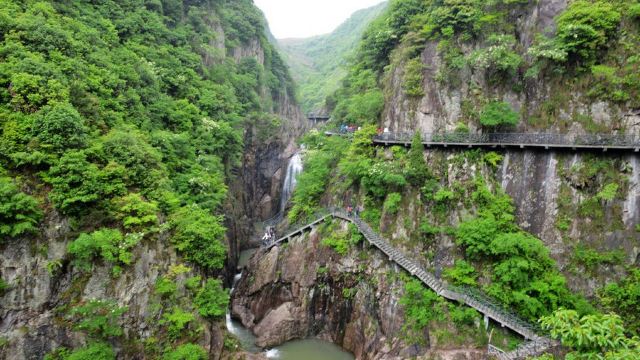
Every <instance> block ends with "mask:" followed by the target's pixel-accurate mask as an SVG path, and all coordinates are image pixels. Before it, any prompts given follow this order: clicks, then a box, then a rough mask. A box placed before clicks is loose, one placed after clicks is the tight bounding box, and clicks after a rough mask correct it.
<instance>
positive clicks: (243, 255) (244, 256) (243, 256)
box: [238, 249, 258, 269]
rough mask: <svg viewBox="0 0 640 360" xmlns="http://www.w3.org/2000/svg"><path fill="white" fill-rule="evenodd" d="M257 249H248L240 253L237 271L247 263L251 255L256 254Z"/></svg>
mask: <svg viewBox="0 0 640 360" xmlns="http://www.w3.org/2000/svg"><path fill="white" fill-rule="evenodd" d="M256 251H258V249H249V250H243V251H241V252H240V256H238V269H242V268H243V267H245V266H246V265H247V264H248V263H249V259H250V258H251V256H252V255H253V254H255V253H256Z"/></svg>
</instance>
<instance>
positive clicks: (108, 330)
mask: <svg viewBox="0 0 640 360" xmlns="http://www.w3.org/2000/svg"><path fill="white" fill-rule="evenodd" d="M126 311H127V309H126V308H122V307H119V306H118V305H117V304H116V303H115V302H112V301H102V300H90V301H88V302H87V303H85V304H81V305H78V306H75V307H73V308H71V310H70V311H69V312H68V315H67V317H68V319H70V320H71V321H73V322H74V324H75V325H74V329H76V330H80V331H85V332H86V333H87V334H89V335H90V336H92V337H96V338H104V339H107V338H110V337H114V336H120V335H122V334H123V331H122V327H121V326H120V324H119V323H118V320H119V318H120V316H121V315H122V314H124V313H125V312H126Z"/></svg>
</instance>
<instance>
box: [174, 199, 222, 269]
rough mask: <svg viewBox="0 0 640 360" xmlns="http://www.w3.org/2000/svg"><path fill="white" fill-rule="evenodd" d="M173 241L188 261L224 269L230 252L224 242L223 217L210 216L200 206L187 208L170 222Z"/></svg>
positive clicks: (179, 211)
mask: <svg viewBox="0 0 640 360" xmlns="http://www.w3.org/2000/svg"><path fill="white" fill-rule="evenodd" d="M170 223H171V226H172V228H173V236H172V237H171V241H172V242H173V243H174V244H175V245H176V248H177V249H178V250H179V251H181V252H182V253H183V254H184V256H185V258H186V259H187V260H189V261H192V262H194V263H195V264H198V265H200V266H203V267H205V268H207V269H211V270H216V269H221V268H222V267H223V266H224V262H225V259H226V255H227V249H226V247H225V245H224V243H223V241H224V235H225V232H226V229H225V228H224V226H222V218H221V217H216V216H213V215H211V214H209V213H208V212H207V211H205V210H204V209H202V208H200V207H199V206H197V205H190V206H185V207H183V208H181V209H179V210H178V211H176V212H175V213H174V214H173V215H172V216H171V219H170Z"/></svg>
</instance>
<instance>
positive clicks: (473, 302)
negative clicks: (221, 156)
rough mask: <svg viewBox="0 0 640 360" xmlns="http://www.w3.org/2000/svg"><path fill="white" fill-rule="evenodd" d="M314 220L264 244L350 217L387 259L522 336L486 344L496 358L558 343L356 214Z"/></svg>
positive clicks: (332, 212)
mask: <svg viewBox="0 0 640 360" xmlns="http://www.w3.org/2000/svg"><path fill="white" fill-rule="evenodd" d="M314 218H315V220H313V221H311V222H309V223H308V224H304V225H301V226H300V225H294V226H290V230H288V231H285V235H284V236H282V237H280V238H278V239H277V240H275V241H273V242H272V243H271V244H269V245H268V246H267V249H270V248H272V247H274V246H277V245H279V244H281V243H284V242H287V241H289V239H291V238H292V237H294V236H297V235H300V234H302V233H304V232H306V231H308V230H311V229H312V228H313V227H315V226H316V225H318V224H320V223H322V222H323V221H325V220H326V219H328V218H338V219H342V220H346V221H349V222H351V223H353V224H354V225H356V227H357V228H358V230H359V231H360V232H361V233H362V235H364V237H365V238H366V239H367V241H368V242H369V243H370V244H371V245H373V246H375V247H376V248H378V249H379V250H380V251H382V252H383V253H385V254H386V255H387V256H388V257H389V260H390V261H393V262H395V263H396V264H397V265H398V266H400V267H402V268H403V269H405V270H406V271H408V272H409V273H410V274H411V275H413V276H415V277H417V278H418V279H420V281H422V282H423V283H424V284H426V285H427V286H428V287H429V288H431V289H432V290H433V291H435V292H436V293H437V294H438V295H440V296H442V297H444V298H446V299H449V300H453V301H458V302H461V303H464V304H466V305H468V306H470V307H472V308H474V309H476V310H477V311H478V312H480V313H482V314H483V315H484V316H485V317H487V318H490V319H493V320H494V321H495V322H497V323H499V324H500V325H501V326H503V327H507V328H509V329H511V330H512V331H514V332H516V333H518V334H520V335H521V336H523V337H524V338H525V340H528V341H525V342H524V343H522V344H521V345H520V346H519V347H518V348H516V349H515V350H513V351H510V352H504V351H502V350H500V349H499V348H496V347H494V346H489V354H490V355H492V356H495V357H496V358H497V359H499V360H516V359H526V358H529V357H534V356H538V355H540V354H542V353H544V352H545V351H547V350H549V349H550V348H552V347H554V346H557V345H558V342H557V341H555V340H552V339H550V338H547V337H544V336H540V335H538V334H537V333H536V328H535V327H534V326H532V325H531V324H529V323H527V322H526V321H524V320H522V319H520V318H519V317H518V316H516V315H515V314H512V313H509V312H507V311H506V310H505V309H503V308H502V307H500V306H499V305H497V304H494V303H493V302H492V301H491V300H490V299H489V298H487V297H484V296H483V295H482V294H480V293H477V292H473V291H471V290H470V289H465V288H456V287H451V286H449V285H448V284H446V283H444V282H443V281H440V280H439V279H437V278H436V277H435V276H434V275H433V274H431V273H429V272H427V271H425V270H424V269H423V268H422V267H421V266H420V265H419V264H418V263H417V262H415V261H413V260H411V259H409V258H408V257H406V256H405V255H404V254H403V253H402V252H400V251H399V250H397V249H396V248H394V247H393V246H392V245H391V244H389V242H387V241H386V240H385V239H383V238H382V237H381V236H380V235H379V234H377V233H376V232H375V231H373V229H372V228H371V227H370V226H369V225H368V224H367V223H365V222H364V221H362V220H360V219H359V218H357V217H353V216H349V214H347V213H346V212H344V211H343V210H340V209H327V210H325V211H324V212H321V213H318V214H316V215H315V216H314Z"/></svg>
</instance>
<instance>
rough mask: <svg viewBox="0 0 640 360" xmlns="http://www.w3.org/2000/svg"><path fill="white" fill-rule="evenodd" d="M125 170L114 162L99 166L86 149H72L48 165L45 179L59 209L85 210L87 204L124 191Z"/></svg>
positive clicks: (69, 212) (80, 211)
mask: <svg viewBox="0 0 640 360" xmlns="http://www.w3.org/2000/svg"><path fill="white" fill-rule="evenodd" d="M125 173H126V171H125V169H124V168H123V167H122V166H120V165H118V164H115V163H109V164H107V166H105V167H104V168H102V169H100V168H99V167H98V165H96V164H94V163H90V162H89V161H88V160H87V154H86V152H85V151H72V152H68V153H66V154H64V155H63V156H62V158H60V160H59V161H58V162H57V163H56V164H55V165H54V166H52V167H51V168H50V169H49V171H48V172H47V173H46V174H45V175H44V180H45V181H47V182H48V183H50V184H51V185H52V189H51V192H50V193H49V199H50V200H51V202H53V204H54V205H55V206H56V207H57V208H58V209H60V210H62V212H64V213H66V214H74V215H77V214H81V213H82V212H84V211H86V208H87V207H86V206H87V205H89V204H95V203H97V202H99V201H100V200H105V199H109V198H111V197H113V196H117V195H122V194H124V193H125V191H126V189H125V186H124V183H123V179H124V178H125Z"/></svg>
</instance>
